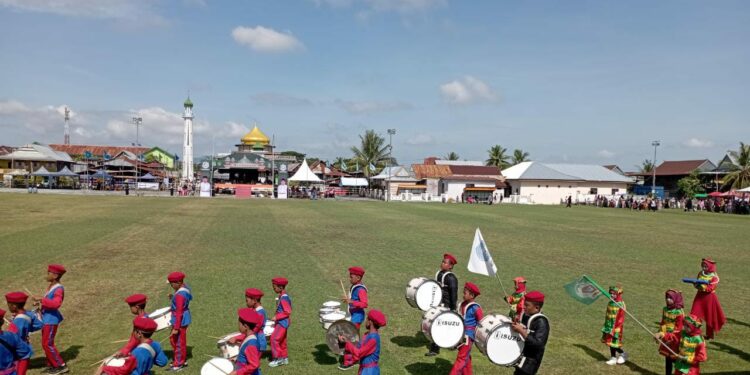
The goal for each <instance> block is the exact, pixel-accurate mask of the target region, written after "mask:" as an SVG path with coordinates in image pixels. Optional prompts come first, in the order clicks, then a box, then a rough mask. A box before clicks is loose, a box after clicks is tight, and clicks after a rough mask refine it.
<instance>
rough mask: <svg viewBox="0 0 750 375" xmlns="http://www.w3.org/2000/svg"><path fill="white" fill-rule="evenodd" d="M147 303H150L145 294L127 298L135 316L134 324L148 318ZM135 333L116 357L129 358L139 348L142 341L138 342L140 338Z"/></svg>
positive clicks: (126, 300)
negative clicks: (137, 320)
mask: <svg viewBox="0 0 750 375" xmlns="http://www.w3.org/2000/svg"><path fill="white" fill-rule="evenodd" d="M146 301H148V297H146V295H145V294H133V295H131V296H128V297H127V298H125V303H127V304H128V306H130V313H131V314H133V315H135V318H134V319H133V321H134V322H135V319H138V318H139V317H144V316H146V311H145V310H146ZM135 332H136V331H135V330H133V332H131V334H130V339H129V340H128V342H127V343H126V344H125V346H123V347H122V349H120V350H119V351H118V352H117V353H115V357H117V358H121V357H127V356H128V355H129V354H130V352H131V351H133V349H135V347H136V346H138V344H139V343H140V341H139V340H138V337H136V335H135Z"/></svg>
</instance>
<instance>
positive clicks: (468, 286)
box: [464, 282, 481, 297]
mask: <svg viewBox="0 0 750 375" xmlns="http://www.w3.org/2000/svg"><path fill="white" fill-rule="evenodd" d="M464 289H468V290H469V291H470V292H471V293H472V294H474V296H475V297H476V296H478V295H480V294H481V293H480V292H479V287H478V286H477V285H476V284H474V283H470V282H466V284H465V285H464Z"/></svg>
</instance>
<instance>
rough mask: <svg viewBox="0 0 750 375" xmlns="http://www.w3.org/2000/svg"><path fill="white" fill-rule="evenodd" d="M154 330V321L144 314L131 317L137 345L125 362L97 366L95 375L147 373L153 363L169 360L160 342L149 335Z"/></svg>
mask: <svg viewBox="0 0 750 375" xmlns="http://www.w3.org/2000/svg"><path fill="white" fill-rule="evenodd" d="M155 331H156V322H155V321H154V320H153V319H151V318H148V317H146V316H137V317H136V318H135V319H133V336H135V337H136V338H137V340H138V345H137V346H136V347H135V348H134V349H133V351H132V352H131V353H130V354H129V355H128V357H127V358H126V359H125V364H124V365H122V366H119V367H113V366H105V365H104V364H102V365H100V366H99V369H98V370H97V372H96V375H101V374H107V375H149V374H151V368H153V367H154V365H157V366H159V367H164V366H166V365H167V363H168V362H169V360H168V359H167V356H166V354H164V351H163V350H162V348H161V344H159V342H157V341H153V340H151V335H153V334H154V332H155Z"/></svg>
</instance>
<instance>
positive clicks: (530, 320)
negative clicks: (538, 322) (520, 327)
mask: <svg viewBox="0 0 750 375" xmlns="http://www.w3.org/2000/svg"><path fill="white" fill-rule="evenodd" d="M536 318H544V319H546V320H547V321H549V319H548V318H547V316H546V315H544V314H542V313H536V314H534V315H532V316H531V317H530V318H529V320H528V321H527V322H526V330H527V331H529V333H531V332H534V331H532V330H531V322H533V321H534V320H535V319H536Z"/></svg>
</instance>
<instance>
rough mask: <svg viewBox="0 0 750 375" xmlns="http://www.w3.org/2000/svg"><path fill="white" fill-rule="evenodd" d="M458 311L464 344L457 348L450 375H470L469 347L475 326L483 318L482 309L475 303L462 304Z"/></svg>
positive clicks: (465, 302) (472, 339)
mask: <svg viewBox="0 0 750 375" xmlns="http://www.w3.org/2000/svg"><path fill="white" fill-rule="evenodd" d="M460 311H461V315H463V317H464V330H465V335H466V342H465V343H463V344H461V345H460V346H459V347H458V355H457V356H456V362H455V363H454V364H453V368H452V369H451V372H450V375H459V374H465V375H470V374H471V373H472V369H471V347H472V346H473V345H474V340H475V333H476V329H477V325H478V324H479V321H480V320H482V318H483V317H484V313H483V312H482V307H481V306H479V304H477V303H476V302H467V301H464V302H462V303H461V306H460Z"/></svg>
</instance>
